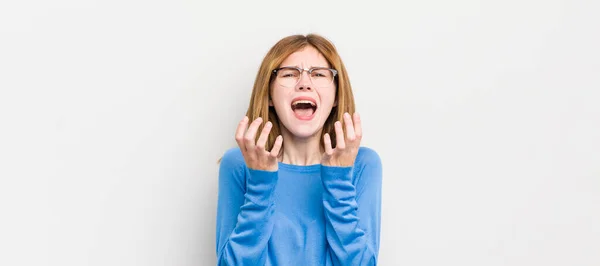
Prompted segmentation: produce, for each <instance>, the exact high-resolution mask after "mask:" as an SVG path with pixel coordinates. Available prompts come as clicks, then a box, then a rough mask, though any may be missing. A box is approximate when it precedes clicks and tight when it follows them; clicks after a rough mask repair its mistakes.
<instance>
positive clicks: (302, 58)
mask: <svg viewBox="0 0 600 266" xmlns="http://www.w3.org/2000/svg"><path fill="white" fill-rule="evenodd" d="M281 66H299V67H303V68H309V67H317V66H318V67H329V64H328V63H327V59H325V57H324V56H323V54H321V53H320V52H319V51H318V50H317V49H315V48H314V47H312V46H310V45H307V46H306V47H304V48H302V49H300V50H298V51H296V52H294V53H293V54H291V55H289V56H288V57H286V58H285V60H283V62H281Z"/></svg>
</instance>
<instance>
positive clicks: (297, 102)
mask: <svg viewBox="0 0 600 266" xmlns="http://www.w3.org/2000/svg"><path fill="white" fill-rule="evenodd" d="M299 103H310V105H312V106H316V104H315V103H313V102H312V101H308V100H299V101H294V102H293V103H292V105H296V104H299Z"/></svg>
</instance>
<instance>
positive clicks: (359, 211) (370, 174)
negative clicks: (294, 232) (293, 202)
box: [321, 147, 382, 266]
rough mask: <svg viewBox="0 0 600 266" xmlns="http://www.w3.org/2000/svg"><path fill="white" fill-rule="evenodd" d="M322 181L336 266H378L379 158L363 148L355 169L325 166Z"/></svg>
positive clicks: (380, 169)
mask: <svg viewBox="0 0 600 266" xmlns="http://www.w3.org/2000/svg"><path fill="white" fill-rule="evenodd" d="M353 175H355V176H353ZM321 178H322V181H323V187H324V193H323V206H324V210H325V226H326V227H325V233H326V237H327V243H328V246H329V255H330V257H331V261H332V263H333V265H334V266H346V265H361V266H366V265H377V257H378V253H379V232H380V220H381V219H380V217H381V184H382V167H381V160H380V158H379V156H378V155H377V153H376V152H375V151H373V150H371V149H368V148H364V147H361V148H360V150H359V155H357V159H356V161H355V164H354V166H353V167H335V166H323V167H322V168H321Z"/></svg>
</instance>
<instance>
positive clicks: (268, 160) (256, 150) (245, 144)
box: [235, 116, 283, 171]
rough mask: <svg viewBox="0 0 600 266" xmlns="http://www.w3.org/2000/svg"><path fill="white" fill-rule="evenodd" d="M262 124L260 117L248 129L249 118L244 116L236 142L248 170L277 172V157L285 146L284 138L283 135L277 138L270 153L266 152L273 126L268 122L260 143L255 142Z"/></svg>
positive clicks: (238, 129) (259, 140) (259, 138)
mask: <svg viewBox="0 0 600 266" xmlns="http://www.w3.org/2000/svg"><path fill="white" fill-rule="evenodd" d="M261 123H262V118H260V117H259V118H257V119H256V120H254V121H253V122H252V124H250V127H248V117H247V116H244V119H242V121H240V124H239V125H238V128H237V130H236V132H235V141H236V142H237V144H238V146H240V150H241V151H242V154H243V155H244V160H245V161H246V166H248V168H251V169H254V170H265V171H277V163H278V161H277V156H278V155H279V150H280V149H281V146H282V144H283V137H282V136H281V135H279V136H277V139H275V144H273V149H271V151H270V152H269V151H267V150H265V146H266V143H267V139H268V137H269V132H271V128H272V127H273V125H272V123H271V122H270V121H268V122H267V123H266V124H265V126H264V128H263V130H262V132H261V133H260V137H258V141H255V139H256V133H257V132H256V131H258V127H259V126H260V124H261ZM247 127H248V128H247ZM246 128H247V130H246Z"/></svg>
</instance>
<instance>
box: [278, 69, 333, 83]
mask: <svg viewBox="0 0 600 266" xmlns="http://www.w3.org/2000/svg"><path fill="white" fill-rule="evenodd" d="M282 69H296V70H298V72H300V78H299V79H298V81H296V84H294V86H292V87H289V86H284V85H283V84H281V83H279V85H281V86H283V87H286V88H293V87H295V86H296V85H298V82H300V80H301V79H302V74H304V71H306V72H308V77H309V78H310V83H312V84H314V82H313V78H312V76H311V74H312V72H313V71H314V70H324V69H325V70H329V71H331V73H333V77H332V78H331V83H329V85H331V84H333V81H334V80H335V77H337V74H338V72H337V70H335V69H333V68H328V67H311V68H301V67H294V66H286V67H280V68H277V69H275V70H273V74H275V79H277V72H279V71H280V70H282Z"/></svg>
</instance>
